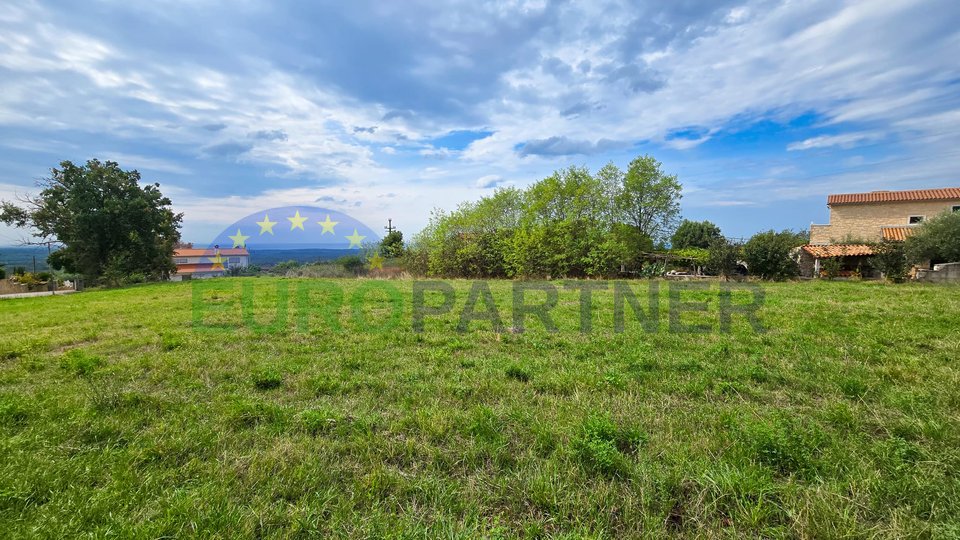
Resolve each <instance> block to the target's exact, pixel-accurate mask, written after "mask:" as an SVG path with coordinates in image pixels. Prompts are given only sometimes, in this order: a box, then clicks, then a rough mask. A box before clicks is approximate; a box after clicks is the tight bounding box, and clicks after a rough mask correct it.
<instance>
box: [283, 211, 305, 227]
mask: <svg viewBox="0 0 960 540" xmlns="http://www.w3.org/2000/svg"><path fill="white" fill-rule="evenodd" d="M287 219H289V220H290V230H291V231H292V230H294V229H300V230H301V231H302V230H305V229H304V228H303V222H304V221H306V220H307V218H305V217H300V211H299V210H297V215H295V216H293V217H288V218H287Z"/></svg>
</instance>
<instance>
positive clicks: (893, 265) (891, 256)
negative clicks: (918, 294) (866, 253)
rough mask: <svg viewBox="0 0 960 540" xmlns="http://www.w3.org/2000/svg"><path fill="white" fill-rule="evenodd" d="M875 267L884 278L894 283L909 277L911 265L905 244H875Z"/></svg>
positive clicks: (884, 242)
mask: <svg viewBox="0 0 960 540" xmlns="http://www.w3.org/2000/svg"><path fill="white" fill-rule="evenodd" d="M871 247H872V248H873V254H874V256H873V266H874V268H876V269H877V270H879V271H880V272H883V276H884V277H885V278H887V279H888V280H890V281H892V282H894V283H900V282H901V281H903V280H904V278H906V277H907V273H908V272H909V270H910V264H909V263H908V261H907V251H906V246H905V245H904V243H903V242H894V241H891V240H884V241H882V242H880V243H878V244H873V246H871Z"/></svg>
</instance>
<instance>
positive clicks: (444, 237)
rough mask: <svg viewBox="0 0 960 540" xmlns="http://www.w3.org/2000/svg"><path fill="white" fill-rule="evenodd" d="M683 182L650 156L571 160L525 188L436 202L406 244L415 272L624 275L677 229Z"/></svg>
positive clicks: (446, 274)
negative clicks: (592, 164)
mask: <svg viewBox="0 0 960 540" xmlns="http://www.w3.org/2000/svg"><path fill="white" fill-rule="evenodd" d="M680 198H681V185H680V182H679V181H678V180H677V177H676V176H675V175H669V174H666V173H664V172H663V170H662V166H661V163H660V162H659V161H657V160H656V159H654V158H653V157H651V156H641V157H638V158H636V159H634V160H633V161H632V162H630V165H629V166H628V168H627V170H626V171H622V170H620V169H619V168H618V167H616V166H615V165H613V164H612V163H611V164H608V165H606V166H604V167H603V168H601V169H600V170H599V171H597V172H596V173H595V174H591V172H590V171H589V170H588V169H587V168H585V167H576V166H572V167H569V168H566V169H563V170H560V171H557V172H555V173H554V174H552V175H550V176H549V177H547V178H544V179H542V180H539V181H537V182H534V183H533V184H531V185H530V186H528V187H527V188H525V189H519V188H514V187H509V188H501V189H498V190H497V191H495V192H494V193H493V194H492V195H490V196H488V197H483V198H481V199H480V200H478V201H475V202H465V203H463V204H461V205H460V206H459V207H457V209H456V210H454V211H452V212H445V211H443V210H435V211H434V212H433V214H432V216H431V218H430V220H429V223H428V225H427V226H426V228H424V230H423V231H421V232H420V233H419V234H417V235H416V236H414V237H413V239H412V240H411V242H410V243H409V245H408V247H407V253H406V258H407V261H406V262H407V264H408V266H409V268H410V270H411V271H413V272H414V273H420V274H424V275H431V276H444V277H465V278H467V277H469V278H500V277H502V278H561V277H606V276H613V275H617V274H618V273H619V272H620V271H621V269H622V268H623V267H625V266H633V265H637V264H639V263H640V260H641V255H642V254H643V253H644V252H647V251H650V250H652V249H653V248H654V246H655V245H663V244H664V243H665V242H666V241H667V239H668V238H669V237H670V235H671V234H672V233H673V231H674V230H675V229H676V226H677V222H678V220H679V215H680Z"/></svg>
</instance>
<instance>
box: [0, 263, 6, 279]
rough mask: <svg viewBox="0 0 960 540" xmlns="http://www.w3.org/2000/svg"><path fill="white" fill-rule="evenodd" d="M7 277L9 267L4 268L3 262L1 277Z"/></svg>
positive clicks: (0, 266)
mask: <svg viewBox="0 0 960 540" xmlns="http://www.w3.org/2000/svg"><path fill="white" fill-rule="evenodd" d="M6 277H7V269H6V268H4V267H3V265H2V264H0V279H6Z"/></svg>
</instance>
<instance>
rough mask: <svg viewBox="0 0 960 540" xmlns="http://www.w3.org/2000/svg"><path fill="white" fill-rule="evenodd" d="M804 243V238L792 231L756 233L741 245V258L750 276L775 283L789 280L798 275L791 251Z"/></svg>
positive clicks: (797, 267)
mask: <svg viewBox="0 0 960 540" xmlns="http://www.w3.org/2000/svg"><path fill="white" fill-rule="evenodd" d="M804 243H806V240H805V238H804V236H803V235H802V234H798V233H795V232H793V231H781V232H774V231H772V230H771V231H767V232H762V233H757V234H755V235H753V237H752V238H750V240H748V241H747V243H746V244H744V245H743V258H744V261H745V262H746V263H747V269H748V270H749V271H750V274H751V275H754V276H758V277H760V278H762V279H771V280H777V281H780V280H784V279H789V278H792V277H795V276H796V275H797V274H798V273H799V266H798V265H797V261H796V260H794V258H793V250H794V249H796V248H797V247H799V246H802V245H803V244H804Z"/></svg>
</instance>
